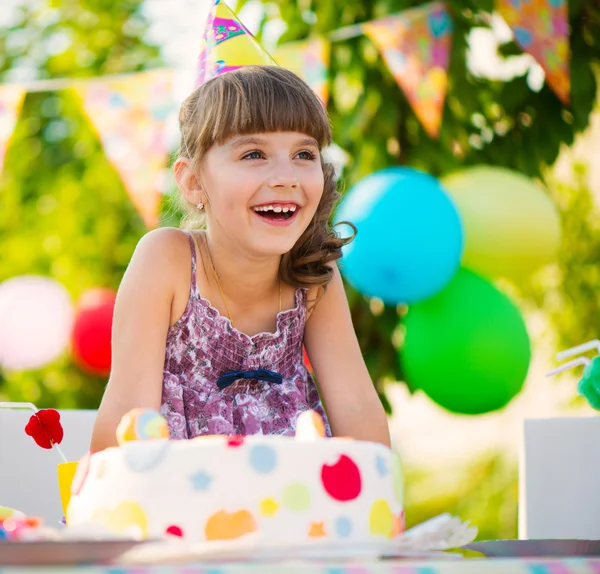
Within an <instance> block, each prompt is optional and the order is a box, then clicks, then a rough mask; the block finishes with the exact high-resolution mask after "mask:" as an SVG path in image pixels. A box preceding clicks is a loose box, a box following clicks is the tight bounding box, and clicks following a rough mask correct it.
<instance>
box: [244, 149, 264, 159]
mask: <svg viewBox="0 0 600 574" xmlns="http://www.w3.org/2000/svg"><path fill="white" fill-rule="evenodd" d="M262 158H263V154H262V152H260V151H251V152H248V153H247V154H245V155H243V156H242V159H262Z"/></svg>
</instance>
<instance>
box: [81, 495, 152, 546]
mask: <svg viewBox="0 0 600 574" xmlns="http://www.w3.org/2000/svg"><path fill="white" fill-rule="evenodd" d="M93 521H94V522H96V523H98V524H103V525H104V526H106V527H107V528H108V529H109V530H110V531H112V532H115V533H116V534H124V533H128V534H129V533H131V534H132V535H133V536H134V537H135V538H141V539H144V538H147V537H148V518H147V516H146V513H145V512H144V510H143V509H142V507H141V506H140V505H139V504H137V503H136V502H132V501H125V502H121V503H120V504H118V505H117V506H116V507H115V508H114V509H112V510H110V509H108V508H103V509H99V510H97V511H96V512H95V513H94V516H93Z"/></svg>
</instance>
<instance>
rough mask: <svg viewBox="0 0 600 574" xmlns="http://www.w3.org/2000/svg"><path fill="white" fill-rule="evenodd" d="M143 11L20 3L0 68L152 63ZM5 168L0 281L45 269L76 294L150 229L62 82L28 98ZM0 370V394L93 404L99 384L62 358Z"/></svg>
mask: <svg viewBox="0 0 600 574" xmlns="http://www.w3.org/2000/svg"><path fill="white" fill-rule="evenodd" d="M138 8H139V2H137V1H135V2H133V1H126V2H118V3H117V4H114V3H112V2H108V1H106V0H104V1H101V0H89V1H83V2H69V1H68V0H64V1H63V0H54V1H52V2H51V3H49V6H48V5H46V4H45V3H40V4H29V3H23V4H21V6H20V12H19V14H18V17H17V19H16V21H15V22H14V24H13V25H12V26H10V27H9V28H8V29H5V30H0V54H1V55H2V56H0V58H1V59H0V66H1V67H0V71H1V76H0V77H1V78H2V80H3V81H8V80H10V79H11V77H12V78H14V76H12V75H11V72H10V71H11V70H14V69H17V68H20V69H21V70H22V69H23V68H29V69H30V70H31V73H32V74H35V76H36V77H37V78H60V77H64V78H85V77H93V76H101V75H106V74H117V73H125V72H133V71H138V70H141V69H143V68H145V67H146V66H155V67H156V66H157V65H158V64H160V59H159V51H158V49H157V48H156V47H153V46H149V45H147V44H146V43H145V42H144V40H143V33H144V30H145V26H146V23H145V21H144V18H143V16H142V15H141V14H140V12H139V9H138ZM132 129H134V128H133V127H132ZM5 166H6V167H5V169H4V171H3V173H2V175H1V177H0V245H1V252H2V257H1V258H0V281H2V280H4V279H8V278H9V277H12V276H15V275H21V274H40V275H44V276H48V277H52V278H54V279H56V280H57V281H59V282H60V283H61V284H63V285H64V286H65V287H66V288H67V289H68V291H69V292H70V294H71V296H72V297H73V300H75V301H76V300H77V299H78V298H79V296H80V295H81V293H82V292H83V291H85V290H86V289H89V288H93V287H98V286H102V287H112V288H114V289H116V288H117V287H118V285H119V282H120V280H121V277H122V275H123V273H124V271H125V268H126V266H127V263H128V262H129V259H130V257H131V254H132V253H133V249H134V247H135V245H136V243H137V241H138V240H139V238H140V237H141V236H142V235H143V234H144V233H145V231H146V229H145V226H144V224H143V222H142V220H141V218H140V217H139V215H138V214H137V212H136V211H135V208H134V207H133V205H132V204H131V202H130V200H129V198H128V196H127V194H126V192H125V190H124V188H123V185H122V183H121V180H120V178H119V175H118V174H117V173H116V171H115V170H114V169H113V167H112V166H111V164H110V163H109V161H108V160H107V158H106V156H105V154H104V152H103V150H102V148H101V146H100V143H99V141H98V138H97V135H96V133H95V132H94V131H93V129H92V127H91V125H90V123H89V121H88V120H87V118H86V117H85V116H84V113H83V110H82V109H81V107H80V106H79V104H78V103H77V101H76V99H75V98H74V97H73V95H72V94H71V93H70V92H69V91H68V90H62V91H53V92H32V93H30V94H28V95H27V97H26V99H25V102H24V105H23V110H22V113H21V115H20V119H19V121H18V123H17V126H16V129H15V133H14V135H13V139H12V142H11V145H10V147H9V150H8V152H7V155H6V158H5ZM99 214H101V216H99ZM3 377H4V378H3V379H1V378H0V400H1V398H2V397H5V398H9V399H11V400H24V401H32V402H34V403H36V404H38V405H40V406H56V407H63V408H68V407H70V408H75V407H79V408H97V406H98V404H99V400H100V397H101V395H102V392H103V391H104V384H105V380H104V379H101V378H97V377H91V376H88V375H86V374H84V373H82V372H81V371H80V370H79V369H78V368H77V367H75V365H74V364H73V362H72V360H71V358H70V356H68V355H64V356H63V357H62V358H60V359H59V360H57V361H56V362H54V363H52V364H51V365H49V366H47V367H45V368H43V369H39V370H36V371H27V372H14V373H13V372H7V373H4V375H3Z"/></svg>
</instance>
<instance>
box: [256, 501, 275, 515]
mask: <svg viewBox="0 0 600 574" xmlns="http://www.w3.org/2000/svg"><path fill="white" fill-rule="evenodd" d="M278 510H279V504H277V501H276V500H275V499H273V498H263V499H262V500H261V501H260V513H261V515H262V516H268V517H271V516H275V515H276V514H277V511H278Z"/></svg>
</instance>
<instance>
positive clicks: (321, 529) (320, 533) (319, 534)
mask: <svg viewBox="0 0 600 574" xmlns="http://www.w3.org/2000/svg"><path fill="white" fill-rule="evenodd" d="M326 536H327V533H326V532H325V523H324V522H313V523H311V525H310V528H309V530H308V537H309V538H325V537H326Z"/></svg>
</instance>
